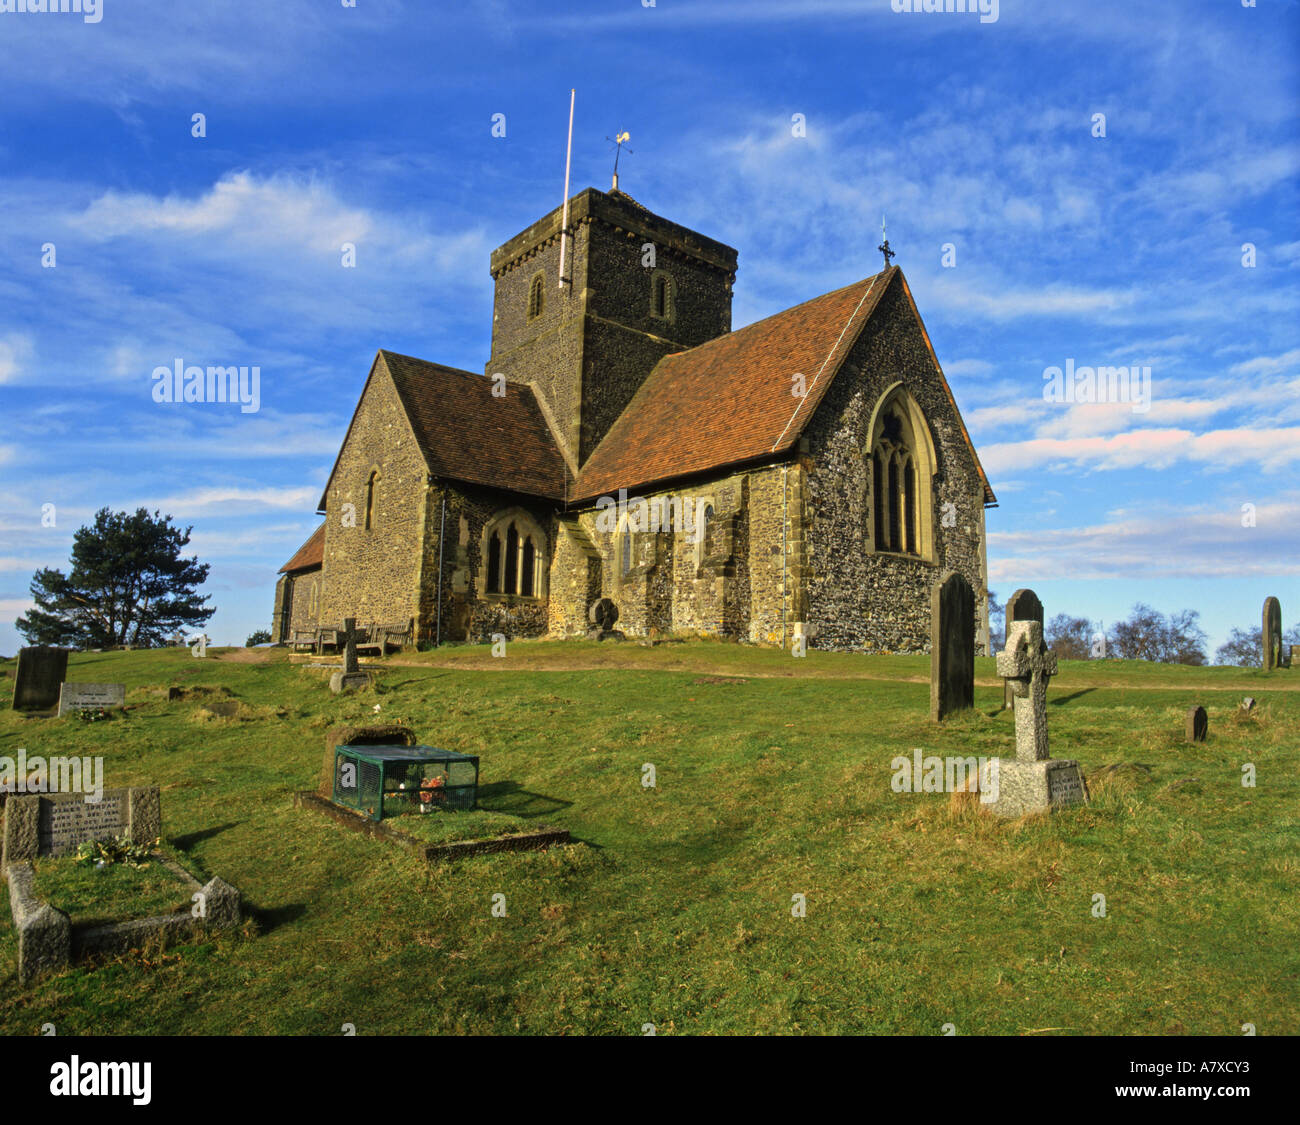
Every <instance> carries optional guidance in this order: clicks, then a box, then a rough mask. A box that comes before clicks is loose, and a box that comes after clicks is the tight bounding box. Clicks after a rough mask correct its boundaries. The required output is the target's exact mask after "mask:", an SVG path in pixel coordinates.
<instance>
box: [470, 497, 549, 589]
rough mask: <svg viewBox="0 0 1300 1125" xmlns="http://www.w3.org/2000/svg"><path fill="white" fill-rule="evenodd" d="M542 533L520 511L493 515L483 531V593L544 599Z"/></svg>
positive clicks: (520, 509)
mask: <svg viewBox="0 0 1300 1125" xmlns="http://www.w3.org/2000/svg"><path fill="white" fill-rule="evenodd" d="M546 557H547V553H546V533H545V532H544V531H543V530H542V529H541V526H540V525H539V524H538V523H537V521H536V520H535V519H533V517H532V516H530V515H529V514H528V513H527V512H525V511H524V510H523V509H522V508H511V509H509V510H507V511H504V512H499V513H498V514H497V515H495V516H494V517H493V518H492V519H491V520H490V521H488V523H487V524H486V526H485V527H484V528H483V542H482V559H483V592H484V593H485V594H497V595H501V596H503V597H521V598H544V597H545V596H546V590H547V573H546Z"/></svg>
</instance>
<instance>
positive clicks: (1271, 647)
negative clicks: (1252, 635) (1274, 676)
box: [1260, 598, 1282, 672]
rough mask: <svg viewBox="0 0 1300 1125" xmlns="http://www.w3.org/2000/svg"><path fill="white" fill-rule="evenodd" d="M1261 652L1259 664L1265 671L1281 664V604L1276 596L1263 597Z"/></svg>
mask: <svg viewBox="0 0 1300 1125" xmlns="http://www.w3.org/2000/svg"><path fill="white" fill-rule="evenodd" d="M1260 637H1261V640H1262V644H1263V649H1264V651H1263V653H1262V657H1263V659H1262V660H1261V666H1262V667H1263V669H1264V671H1265V672H1271V671H1272V670H1273V669H1274V668H1280V667H1281V666H1282V604H1281V603H1280V602H1279V601H1278V600H1277V598H1265V599H1264V627H1263V630H1262V632H1261V634H1260Z"/></svg>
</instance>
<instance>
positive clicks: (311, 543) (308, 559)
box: [280, 524, 325, 574]
mask: <svg viewBox="0 0 1300 1125" xmlns="http://www.w3.org/2000/svg"><path fill="white" fill-rule="evenodd" d="M324 561H325V525H324V524H321V525H320V527H318V528H317V529H316V530H315V531H313V532H312V533H311V537H310V538H309V539H308V540H307V542H306V543H304V544H303V545H302V546H301V547H299V548H298V551H297V553H296V554H295V555H294V556H293V558H291V559H290V560H289V561H288V562H287V563H285V564H284V566H282V567H280V573H281V574H291V573H293V572H294V571H297V570H311V568H312V567H315V566H320V565H321V563H323V562H324Z"/></svg>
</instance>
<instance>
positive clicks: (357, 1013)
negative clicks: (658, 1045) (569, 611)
mask: <svg viewBox="0 0 1300 1125" xmlns="http://www.w3.org/2000/svg"><path fill="white" fill-rule="evenodd" d="M208 651H209V655H208V657H207V658H206V659H195V658H193V657H191V656H190V654H189V652H188V651H186V650H184V649H180V650H166V651H158V652H124V653H105V654H102V655H93V654H86V655H74V656H73V657H72V658H71V660H70V662H69V667H68V678H69V679H70V680H78V681H89V682H122V683H125V684H126V686H127V705H128V708H129V710H128V711H127V713H126V714H124V715H118V716H117V717H115V718H113V719H112V720H111V721H108V722H100V723H82V722H78V721H76V720H74V719H49V718H28V717H24V716H22V715H19V714H15V713H14V712H12V711H11V710H9V707H8V703H7V700H8V698H9V695H10V694H11V692H12V685H13V678H12V677H13V668H14V662H13V661H12V660H10V661H7V662H3V663H2V664H0V673H3V677H4V678H0V696H2V697H3V699H4V700H5V702H4V703H3V705H0V756H9V757H15V756H16V755H17V752H18V750H19V748H25V749H26V751H27V754H28V756H29V757H30V756H31V755H37V754H43V755H53V754H74V753H75V754H78V755H88V756H96V755H102V757H103V758H104V770H105V775H104V781H105V784H106V785H108V786H126V785H140V784H157V785H159V786H160V787H161V790H162V816H163V826H164V835H165V837H166V840H165V842H167V843H168V844H169V845H170V846H171V848H172V849H173V850H174V851H175V853H176V854H178V855H179V856H180V857H181V858H182V860H183V862H184V863H185V864H186V865H187V867H189V869H190V870H192V871H194V872H195V873H196V874H197V875H198V876H199V878H200V879H206V878H207V877H209V876H210V875H213V874H220V875H221V876H222V877H223V878H224V879H226V880H228V881H229V882H230V883H232V884H234V885H235V886H237V887H238V888H239V889H240V891H241V892H242V894H243V901H244V907H245V911H246V914H247V916H248V918H249V919H250V920H249V921H248V922H246V923H245V925H244V926H243V927H242V929H241V930H235V931H231V932H228V933H224V934H221V935H218V936H215V937H212V938H210V939H209V940H205V941H203V942H202V943H193V942H191V943H188V944H182V945H177V946H174V947H172V948H171V949H169V950H168V951H167V952H166V953H165V954H163V955H162V956H159V955H157V954H156V953H142V954H139V955H130V956H125V957H122V958H119V959H117V960H114V961H111V962H107V963H100V964H98V965H88V964H78V965H75V966H74V967H73V968H71V969H69V970H67V971H65V972H63V973H61V974H59V975H56V976H53V977H50V978H47V979H45V980H42V981H40V982H38V983H37V984H35V985H34V986H32V987H29V988H20V987H19V986H18V983H17V980H16V978H15V964H16V949H15V939H14V931H13V927H12V924H11V921H10V914H9V908H8V902H7V890H6V891H4V892H3V897H4V898H5V901H4V902H3V903H0V1033H3V1034H6V1035H35V1034H38V1033H39V1031H40V1028H41V1026H42V1025H43V1024H46V1023H53V1024H54V1025H55V1027H56V1028H57V1031H58V1034H60V1035H69V1034H78V1033H93V1034H126V1035H140V1034H195V1033H205V1034H227V1033H235V1034H239V1033H264V1034H282V1033H295V1034H318V1035H338V1034H340V1033H341V1029H342V1026H343V1025H344V1024H345V1023H351V1024H354V1025H355V1028H356V1033H357V1034H359V1035H367V1034H384V1033H389V1034H392V1033H425V1032H429V1033H454V1032H480V1033H506V1034H509V1033H515V1032H525V1033H538V1034H558V1033H570V1034H572V1033H613V1034H632V1035H639V1034H641V1033H642V1030H643V1026H644V1025H646V1024H653V1025H655V1029H656V1030H657V1032H658V1034H661V1035H662V1034H673V1033H678V1034H682V1033H708V1032H721V1033H742V1034H744V1033H800V1032H805V1033H824V1032H843V1033H868V1034H871V1033H894V1034H918V1035H937V1034H941V1029H942V1028H943V1025H944V1024H953V1025H954V1026H955V1029H956V1033H957V1034H959V1035H979V1034H990V1033H994V1034H1041V1035H1064V1034H1124V1035H1165V1034H1175V1035H1190V1034H1200V1035H1209V1034H1227V1035H1236V1034H1241V1029H1242V1025H1243V1024H1253V1025H1254V1026H1255V1028H1256V1030H1257V1032H1258V1034H1260V1035H1283V1034H1289V1035H1295V1034H1300V893H1297V892H1298V890H1300V670H1284V671H1276V672H1273V673H1271V674H1268V675H1265V674H1263V673H1261V672H1259V671H1256V670H1250V669H1231V668H1180V667H1169V666H1151V665H1145V664H1139V663H1124V662H1118V661H1101V662H1095V663H1091V662H1090V663H1071V662H1067V661H1062V662H1061V665H1060V673H1059V675H1058V676H1057V677H1055V678H1054V679H1053V680H1052V682H1051V689H1050V691H1049V693H1048V704H1047V710H1048V716H1049V724H1050V739H1051V752H1052V755H1053V757H1056V758H1066V757H1069V758H1073V759H1077V760H1078V761H1079V763H1080V765H1081V766H1082V767H1083V770H1084V773H1085V776H1086V777H1087V778H1088V781H1089V784H1090V786H1091V788H1092V801H1091V803H1090V804H1088V805H1086V806H1075V807H1071V808H1068V809H1065V810H1063V811H1060V812H1058V813H1056V814H1054V815H1052V816H1050V817H1040V818H1035V819H1030V820H1025V821H1016V820H1001V819H999V818H996V817H993V816H991V815H984V814H981V813H979V812H977V811H973V810H972V809H971V808H970V807H969V806H966V807H960V808H956V809H955V810H954V806H953V804H952V802H951V801H950V798H949V796H948V795H947V794H942V793H940V794H927V793H915V794H913V793H896V792H894V791H893V789H892V788H891V784H890V782H891V778H892V777H893V775H894V772H895V771H894V769H892V768H891V760H892V759H893V758H895V757H896V756H903V757H907V758H911V756H912V754H913V750H914V749H915V748H920V749H921V751H922V752H923V753H924V754H925V755H939V756H947V755H971V756H994V755H999V754H1001V755H1006V756H1011V755H1013V754H1014V739H1013V733H1012V731H1013V724H1012V717H1011V712H1009V711H1003V710H1002V709H1001V704H1002V683H1001V681H1000V680H998V679H997V677H996V673H995V670H994V662H993V660H992V659H988V658H982V659H979V660H977V661H976V689H975V705H976V709H975V710H974V711H972V712H964V713H960V714H958V715H956V716H953V717H951V718H949V719H948V720H947V721H945V722H944V723H943V724H942V725H941V726H939V725H936V724H934V723H933V722H932V721H931V720H930V717H929V706H928V703H929V658H928V657H925V656H917V657H871V656H861V655H848V654H833V653H818V652H816V651H815V650H814V651H810V652H809V654H808V656H807V657H806V658H805V659H802V660H796V659H793V658H792V657H791V656H789V655H788V654H783V653H780V652H777V651H774V650H760V649H755V648H750V647H743V646H738V645H727V644H718V643H710V642H691V643H684V644H664V645H660V646H657V647H653V648H652V647H648V646H642V645H638V644H635V643H631V642H629V643H625V644H611V643H605V644H596V643H592V642H583V641H574V642H517V643H511V644H510V645H509V646H508V648H507V653H506V656H505V657H504V658H499V659H498V658H494V657H492V655H491V650H490V648H489V647H488V646H465V647H457V648H449V649H444V650H442V651H441V652H437V653H421V654H405V655H404V656H402V657H400V658H394V659H392V660H390V662H389V664H388V666H387V670H386V671H385V672H383V673H382V675H381V676H380V677H379V679H378V681H377V684H376V686H375V687H374V688H371V689H367V690H364V691H360V692H357V693H355V694H349V695H343V696H333V695H331V694H330V692H329V689H328V686H327V682H326V678H327V677H328V672H327V671H322V670H309V669H304V668H301V667H298V666H296V665H293V664H291V663H290V662H289V660H288V658H287V656H286V655H285V654H284V653H283V652H280V651H271V652H267V651H244V650H230V649H209V650H208ZM169 686H181V687H187V688H190V689H192V690H191V691H189V692H188V693H187V695H186V697H184V698H181V699H176V700H171V701H169V700H168V690H167V689H168V687H169ZM200 689H202V690H200ZM1246 695H1250V696H1253V697H1255V699H1256V700H1257V701H1258V705H1257V706H1256V708H1255V709H1254V711H1253V712H1251V713H1249V714H1245V713H1242V712H1241V711H1240V710H1239V708H1238V705H1239V703H1240V701H1241V699H1242V697H1243V696H1246ZM232 701H233V702H234V703H236V704H237V706H219V707H218V708H216V710H213V709H212V707H211V706H210V705H211V704H212V703H214V702H217V703H224V704H229V703H231V702H232ZM1196 704H1201V705H1203V706H1204V707H1205V708H1206V709H1207V711H1208V713H1209V739H1208V741H1207V742H1205V743H1199V744H1189V743H1188V742H1186V741H1185V735H1184V719H1185V714H1186V712H1187V710H1188V708H1190V707H1192V706H1194V705H1196ZM376 705H377V706H378V707H379V710H378V712H376V711H375V707H376ZM337 722H353V723H370V722H383V723H407V724H409V725H411V726H412V727H413V728H414V730H415V732H416V734H417V736H418V737H419V739H420V741H421V742H424V743H427V744H430V745H433V746H439V747H443V748H446V749H452V750H459V751H462V752H465V753H469V754H477V755H480V756H481V759H482V762H481V770H482V771H481V778H480V782H481V789H480V807H481V809H483V810H485V811H486V813H488V814H500V815H501V816H503V817H510V818H519V820H520V821H522V822H523V823H524V824H525V825H527V826H528V827H530V828H531V827H537V826H541V825H547V824H550V825H556V826H558V827H561V828H567V829H569V831H570V832H571V833H572V836H573V839H574V840H575V841H580V842H577V843H574V844H573V845H571V846H568V847H557V848H552V849H551V850H549V851H545V852H536V853H530V852H523V853H510V854H501V855H491V856H480V857H474V858H470V859H465V860H461V861H457V862H455V863H451V864H434V865H429V864H426V863H424V862H422V861H420V860H419V859H417V858H416V857H414V856H413V855H412V854H410V853H409V852H408V851H407V850H405V849H402V848H400V847H396V846H394V845H393V844H392V843H391V842H388V841H384V840H379V839H370V838H368V837H365V836H363V835H360V834H356V833H352V832H347V831H344V830H343V829H341V828H340V826H339V825H337V824H335V823H333V822H332V821H331V820H329V819H328V818H326V817H323V816H321V815H319V814H318V813H315V812H313V811H311V810H309V809H303V808H295V807H294V806H293V802H292V794H293V793H294V791H296V790H306V789H315V788H316V787H317V784H318V779H319V771H320V766H321V756H322V742H323V736H324V733H325V731H326V729H327V728H329V727H330V726H332V725H334V724H335V723H337ZM647 763H648V764H650V765H652V766H653V767H654V771H653V772H654V781H655V785H654V787H653V788H647V787H645V786H644V785H643V779H646V778H647V777H648V773H647V771H645V769H644V767H645V765H646V764H647ZM1245 764H1251V765H1253V766H1254V767H1255V774H1256V785H1255V786H1254V787H1253V788H1247V787H1243V785H1242V776H1243V771H1242V767H1243V765H1245ZM1112 765H1120V766H1121V768H1119V769H1117V770H1111V771H1108V772H1107V773H1106V775H1105V776H1104V777H1103V775H1102V771H1103V767H1106V766H1112ZM436 815H441V814H436ZM404 819H411V818H404ZM424 819H430V818H424ZM484 819H485V820H492V819H493V817H491V816H485V817H484ZM399 824H400V822H399ZM401 826H402V827H405V825H401ZM800 895H801V896H804V898H803V900H802V901H803V902H805V903H806V916H805V917H797V916H795V913H797V911H795V912H792V907H795V906H797V903H798V902H799V901H800V900H798V899H796V898H795V897H794V896H800ZM1098 895H1104V896H1105V900H1104V905H1105V916H1104V917H1099V916H1097V907H1098V902H1099V900H1098V899H1097V898H1096V896H1098ZM494 896H504V899H503V900H502V899H494ZM494 902H496V903H498V904H501V903H503V905H504V911H505V916H504V917H502V916H496V915H494V912H493V905H494ZM499 913H500V910H498V911H497V914H499ZM253 934H256V935H257V936H256V938H255V939H254V938H253V936H252V935H253Z"/></svg>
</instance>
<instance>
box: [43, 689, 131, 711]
mask: <svg viewBox="0 0 1300 1125" xmlns="http://www.w3.org/2000/svg"><path fill="white" fill-rule="evenodd" d="M125 703H126V685H125V684H70V683H64V684H63V686H62V687H61V688H60V689H59V715H60V716H63V715H66V714H68V712H69V711H108V710H111V709H112V708H114V707H121V706H123V705H124V704H125Z"/></svg>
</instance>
